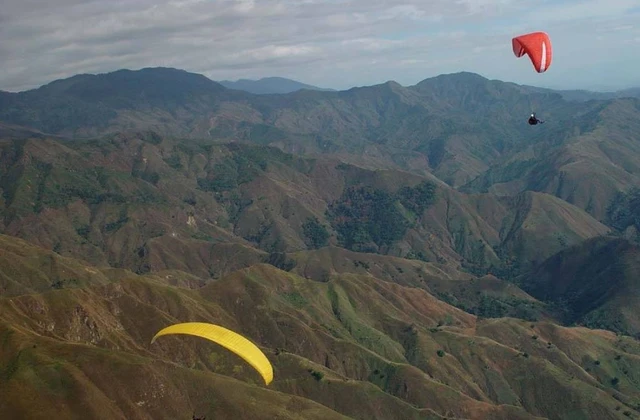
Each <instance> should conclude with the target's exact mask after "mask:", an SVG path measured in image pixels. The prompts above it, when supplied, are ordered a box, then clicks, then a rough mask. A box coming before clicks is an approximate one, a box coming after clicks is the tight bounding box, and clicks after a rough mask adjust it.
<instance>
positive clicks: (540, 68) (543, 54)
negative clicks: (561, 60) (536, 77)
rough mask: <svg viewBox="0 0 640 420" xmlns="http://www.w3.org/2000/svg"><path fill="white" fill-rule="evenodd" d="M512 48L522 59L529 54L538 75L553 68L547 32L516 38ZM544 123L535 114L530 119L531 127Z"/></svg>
mask: <svg viewBox="0 0 640 420" xmlns="http://www.w3.org/2000/svg"><path fill="white" fill-rule="evenodd" d="M511 46H512V47H513V54H515V56H516V57H518V58H520V57H522V56H523V55H525V54H527V55H528V56H529V59H530V60H531V64H533V68H534V69H535V70H536V71H537V72H538V73H544V72H546V71H547V70H548V69H549V67H550V66H551V59H552V57H553V53H552V48H551V39H550V38H549V35H547V34H546V33H545V32H531V33H528V34H524V35H519V36H516V37H515V38H513V39H512V40H511ZM543 122H544V121H540V120H539V119H537V118H536V114H535V112H534V113H532V114H531V116H530V117H529V124H530V125H536V124H539V123H540V124H542V123H543Z"/></svg>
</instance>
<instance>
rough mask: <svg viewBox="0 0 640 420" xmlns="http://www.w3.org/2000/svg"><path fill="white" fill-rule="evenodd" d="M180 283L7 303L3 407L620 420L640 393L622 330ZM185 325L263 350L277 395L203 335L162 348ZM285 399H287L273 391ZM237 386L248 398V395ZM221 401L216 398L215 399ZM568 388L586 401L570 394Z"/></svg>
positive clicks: (330, 285)
mask: <svg viewBox="0 0 640 420" xmlns="http://www.w3.org/2000/svg"><path fill="white" fill-rule="evenodd" d="M27 247H28V245H27ZM168 282H169V281H168V279H166V277H164V276H155V275H149V276H145V277H138V276H135V275H134V274H128V275H126V276H119V279H115V281H111V282H109V283H101V282H100V281H95V282H93V285H89V286H86V287H82V288H63V289H62V290H54V291H50V292H46V293H43V294H37V295H21V296H14V297H11V298H2V299H1V300H0V308H1V309H0V314H2V315H0V318H1V322H2V325H3V327H2V337H3V339H2V343H3V344H2V346H3V351H2V355H3V356H2V366H3V370H2V372H3V376H4V377H5V378H6V380H5V381H3V384H5V386H8V388H6V389H10V390H11V392H16V394H11V395H13V396H14V397H13V398H11V399H8V400H5V399H3V402H2V403H0V410H1V411H2V412H3V413H7V414H11V413H16V412H23V410H26V411H28V410H31V409H33V407H35V406H33V405H32V404H31V403H30V401H31V400H30V399H29V395H33V394H31V393H32V392H34V391H35V390H36V389H38V390H39V391H38V392H39V395H41V394H42V395H44V397H43V398H40V399H39V401H40V403H39V404H41V405H39V406H37V407H38V410H40V411H43V412H47V411H49V410H68V412H71V413H79V412H81V411H82V412H83V410H86V409H87V408H86V403H89V402H91V403H90V406H91V408H90V409H91V410H96V412H100V413H112V414H113V416H115V417H116V418H117V416H124V417H128V418H134V417H135V418H145V417H144V416H146V415H150V416H156V417H155V418H170V417H172V416H173V417H174V418H175V416H176V415H186V416H188V415H190V413H191V412H192V411H194V410H195V411H196V412H197V413H200V415H203V414H206V415H207V416H208V417H209V416H213V415H226V416H231V415H241V413H245V415H255V416H257V417H258V418H267V417H266V416H267V415H273V414H272V413H275V412H281V415H283V416H285V415H287V410H288V411H289V412H295V413H300V411H301V410H303V409H307V410H310V412H316V413H317V415H318V416H322V415H324V416H330V415H331V412H329V411H326V410H328V409H332V410H334V411H335V412H339V413H342V414H343V415H345V416H348V417H349V418H362V419H364V418H392V419H393V418H397V419H403V418H416V419H417V418H439V416H443V417H448V418H471V419H485V418H492V419H500V418H504V419H512V418H522V419H525V418H533V417H532V416H531V415H534V416H539V417H542V418H544V417H547V418H567V416H570V415H577V416H578V417H577V418H582V417H580V416H583V417H584V418H593V416H596V415H597V416H599V418H603V419H608V418H612V419H613V418H623V417H622V416H623V414H622V412H623V411H624V410H633V409H632V408H629V407H630V406H633V405H634V404H635V401H636V400H637V398H639V397H640V395H639V394H638V388H637V385H636V384H635V382H634V379H633V378H634V376H633V375H636V374H637V373H636V371H637V369H638V367H640V365H639V364H638V361H640V359H639V358H638V356H637V355H638V354H640V353H639V352H638V351H639V349H637V348H636V347H637V345H635V344H634V342H632V341H629V340H627V339H624V338H616V337H615V335H613V334H608V333H604V332H596V331H593V332H592V331H589V330H585V329H576V328H563V327H558V326H556V325H554V324H550V323H547V322H542V323H533V324H531V323H529V322H524V321H517V320H512V319H499V320H484V321H479V320H477V319H476V318H475V317H474V316H472V315H469V314H467V313H465V312H462V311H460V310H458V309H455V308H453V307H451V306H449V305H447V304H446V303H444V302H441V301H438V300H437V299H435V298H434V297H432V296H431V295H429V294H428V293H427V292H426V291H424V290H422V289H414V288H410V287H406V286H401V285H398V284H393V283H387V282H384V281H380V280H378V279H376V278H375V277H372V276H370V275H365V276H363V275H358V274H348V273H344V274H335V275H333V276H331V278H330V279H329V281H328V282H326V283H318V282H314V281H311V280H307V279H304V278H302V277H298V276H297V275H295V274H292V273H285V272H283V271H280V270H277V269H275V268H274V267H272V266H269V265H256V266H254V267H252V268H249V269H243V270H240V271H236V272H234V273H232V274H230V275H228V276H226V277H223V278H221V279H220V280H218V281H216V282H214V283H210V284H208V285H206V286H204V287H202V288H200V289H197V290H193V289H190V288H184V287H176V286H170V285H168V284H167V283H168ZM183 321H205V322H214V323H218V324H221V325H224V326H227V327H229V328H232V329H234V330H236V331H238V332H240V333H242V334H244V335H246V336H248V337H249V338H251V339H252V340H254V341H255V342H257V343H259V344H260V346H262V348H263V349H264V350H265V351H266V352H267V355H268V357H269V359H270V360H271V361H272V363H274V367H275V376H276V379H275V381H274V383H273V385H271V386H269V389H270V390H271V391H269V390H264V389H263V386H262V385H259V382H260V381H259V378H258V377H257V374H256V373H255V372H253V371H252V370H251V369H250V368H248V366H246V365H244V364H243V362H242V361H240V360H239V359H237V358H236V357H235V356H233V355H231V354H229V353H228V352H225V351H223V350H221V349H219V348H217V347H216V346H215V345H212V344H211V343H207V342H205V341H204V340H198V339H196V338H190V337H166V338H165V339H163V340H159V341H158V342H157V343H156V344H154V345H153V346H151V345H150V344H149V341H150V337H151V336H152V335H153V334H154V333H155V332H156V331H157V330H159V329H160V328H162V327H163V326H165V325H168V324H170V323H175V322H183ZM529 324H531V325H529ZM534 334H535V335H537V337H536V338H537V339H536V340H534V339H532V336H533V335H534ZM547 342H550V343H551V344H547ZM34 345H35V347H34ZM634 346H635V347H634ZM438 350H442V351H443V353H442V355H441V356H442V357H441V356H440V355H439V354H437V353H438ZM525 352H526V353H527V355H528V357H525V356H523V355H524V353H525ZM617 354H620V355H621V358H619V360H616V358H615V355H617ZM596 359H598V360H600V361H601V363H600V365H594V364H593V363H592V362H593V361H594V360H596ZM610 359H611V360H610ZM590 361H591V362H590ZM590 363H591V364H590ZM587 368H588V369H587ZM309 370H312V371H317V372H322V373H324V378H323V379H322V380H320V381H318V380H316V379H314V378H313V376H311V375H310V373H309ZM587 370H588V371H587ZM622 370H624V371H625V372H626V373H623V372H622ZM220 375H224V376H220ZM228 376H231V377H235V378H236V379H237V380H240V382H238V381H237V380H235V379H231V378H227V377H228ZM614 376H617V377H619V382H618V383H617V384H616V389H614V388H613V387H612V385H611V383H610V381H611V379H612V378H613V377H614ZM114 384H115V386H114ZM161 384H162V385H161ZM252 384H255V385H252ZM220 387H222V388H224V390H221V389H219V388H220ZM21 389H22V390H24V391H19V390H21ZM80 389H82V390H83V391H82V393H80V394H79V393H78V392H79V391H78V390H80ZM234 390H235V391H234ZM240 390H242V391H240ZM618 390H619V391H618ZM273 391H279V392H282V393H284V394H273V397H270V395H271V394H272V392H273ZM237 392H242V394H243V395H245V396H244V397H243V398H242V399H241V400H237V399H236V397H234V395H238V394H237ZM247 393H249V394H251V395H253V396H254V397H253V398H246V394H247ZM612 393H614V394H616V395H619V396H618V397H617V398H618V399H620V400H621V401H622V402H626V403H627V405H628V406H625V405H624V404H622V403H621V402H619V401H616V400H615V399H614V398H612V397H611V395H612ZM212 394H215V396H216V397H215V402H216V404H209V403H208V402H210V401H211V395H212ZM3 395H7V394H4V393H3ZM292 395H296V396H299V397H302V398H303V399H302V400H296V399H294V400H291V396H292ZM568 395H571V396H572V401H573V403H572V404H566V403H565V402H564V400H563V399H564V398H567V396H568ZM594 395H597V398H594ZM21 397H22V398H21ZM79 397H80V398H79ZM254 398H255V399H254ZM83 401H84V402H86V403H83ZM260 401H262V402H263V404H267V405H268V407H266V408H264V407H263V408H260ZM294 401H295V402H294ZM312 401H315V402H319V403H320V404H323V406H317V405H314V404H313V402H312ZM167 404H169V405H171V408H169V410H167V407H166V405H167ZM618 405H620V406H621V407H622V408H621V409H620V411H616V410H615V408H616V406H618ZM256 410H261V412H262V413H258V412H257V411H256ZM527 412H528V413H530V414H527ZM310 415H311V414H309V416H310ZM260 416H263V417H260ZM283 418H295V417H283ZM328 418H330V417H328ZM336 418H338V417H336Z"/></svg>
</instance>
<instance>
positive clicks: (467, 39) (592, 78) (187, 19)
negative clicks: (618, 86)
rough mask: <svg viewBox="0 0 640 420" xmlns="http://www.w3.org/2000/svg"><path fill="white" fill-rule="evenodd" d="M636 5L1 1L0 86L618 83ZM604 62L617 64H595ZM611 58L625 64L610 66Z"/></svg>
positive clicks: (448, 0)
mask: <svg viewBox="0 0 640 420" xmlns="http://www.w3.org/2000/svg"><path fill="white" fill-rule="evenodd" d="M637 3H638V2H637V0H608V1H606V2H603V1H601V0H581V1H562V0H537V1H536V2H534V3H531V2H522V1H516V0H406V1H402V0H399V1H391V0H389V1H387V0H289V1H285V0H260V1H255V0H164V1H162V0H161V1H152V0H135V1H132V0H84V1H83V0H57V1H56V2H40V1H35V0H4V2H3V7H2V8H0V61H1V62H2V63H3V65H2V67H1V68H0V89H5V90H23V89H27V88H32V87H37V86H39V85H41V84H44V83H47V82H49V81H51V80H54V79H56V78H61V77H68V76H72V75H74V74H77V73H95V72H107V71H113V70H117V69H119V68H131V69H136V68H142V67H152V66H171V67H177V68H181V69H185V70H189V71H195V72H199V73H204V74H206V75H207V76H209V77H211V78H213V79H214V80H220V79H237V78H241V77H249V78H259V77H263V76H270V75H278V76H284V77H291V78H294V79H297V80H300V81H303V82H306V83H313V84H317V85H321V86H327V87H336V88H348V87H350V86H353V85H364V84H373V83H380V82H383V81H386V80H397V81H398V82H400V83H402V84H413V83H416V82H418V81H420V80H422V79H424V78H426V77H430V76H434V75H436V74H439V73H448V72H456V71H462V70H466V71H476V72H479V73H481V74H484V75H486V76H489V77H495V78H501V79H503V80H513V81H516V82H523V83H531V84H547V85H549V84H551V85H558V86H563V85H569V84H570V83H573V84H575V83H583V84H585V85H588V84H589V83H592V84H593V83H595V82H599V80H598V79H599V78H602V77H603V75H605V74H606V77H609V78H616V77H618V75H619V77H621V79H619V81H620V82H621V83H623V82H624V83H627V82H629V83H631V81H632V79H633V76H632V74H640V69H638V70H639V71H636V72H635V73H633V72H630V71H628V67H630V66H631V67H633V66H636V68H638V65H639V63H640V58H635V57H634V56H633V55H632V54H629V52H628V48H629V46H628V44H629V43H636V42H637V41H636V39H637V37H638V36H639V35H640V32H639V31H638V22H639V21H640V12H638V10H637V9H638V7H637ZM634 8H635V9H634ZM532 30H546V31H547V32H549V34H550V35H551V36H552V39H553V42H554V61H553V64H552V67H551V69H550V70H549V71H548V72H547V73H545V74H544V75H539V74H537V73H535V72H532V71H531V70H532V69H531V68H530V63H527V62H526V60H525V59H521V60H517V59H516V58H515V57H514V56H513V54H512V52H511V45H510V43H511V37H512V36H513V35H516V34H519V33H524V32H528V31H532ZM625 44H626V45H625ZM636 56H637V55H636ZM594 57H596V58H594ZM594 60H595V61H594ZM607 61H611V62H612V63H617V64H615V65H613V66H609V67H607V64H606V63H607ZM584 66H590V67H589V68H588V69H586V71H585V67H584ZM621 66H626V69H625V70H624V71H620V72H619V73H617V70H616V68H617V67H621ZM576 69H582V72H581V74H579V75H576ZM598 69H600V70H598ZM604 69H606V73H605V70H604ZM541 76H542V77H541ZM636 81H637V83H638V84H640V80H637V79H636ZM587 87H588V86H587Z"/></svg>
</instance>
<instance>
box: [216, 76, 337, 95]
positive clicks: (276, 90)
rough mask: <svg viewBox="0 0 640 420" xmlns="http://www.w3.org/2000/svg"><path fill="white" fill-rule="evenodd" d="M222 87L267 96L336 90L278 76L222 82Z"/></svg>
mask: <svg viewBox="0 0 640 420" xmlns="http://www.w3.org/2000/svg"><path fill="white" fill-rule="evenodd" d="M218 83H220V84H221V85H222V86H224V87H226V88H229V89H236V90H243V91H246V92H249V93H253V94H258V95H265V94H285V93H291V92H296V91H298V90H302V89H308V90H318V91H334V89H326V88H320V87H317V86H313V85H308V84H306V83H302V82H298V81H296V80H291V79H287V78H284V77H278V76H269V77H263V78H261V79H258V80H252V79H238V80H236V81H231V80H222V81H220V82H218Z"/></svg>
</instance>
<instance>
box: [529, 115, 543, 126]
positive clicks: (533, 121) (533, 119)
mask: <svg viewBox="0 0 640 420" xmlns="http://www.w3.org/2000/svg"><path fill="white" fill-rule="evenodd" d="M529 124H530V125H536V124H544V121H542V120H539V119H538V118H537V117H536V113H535V112H534V113H533V114H531V116H530V117H529Z"/></svg>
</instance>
